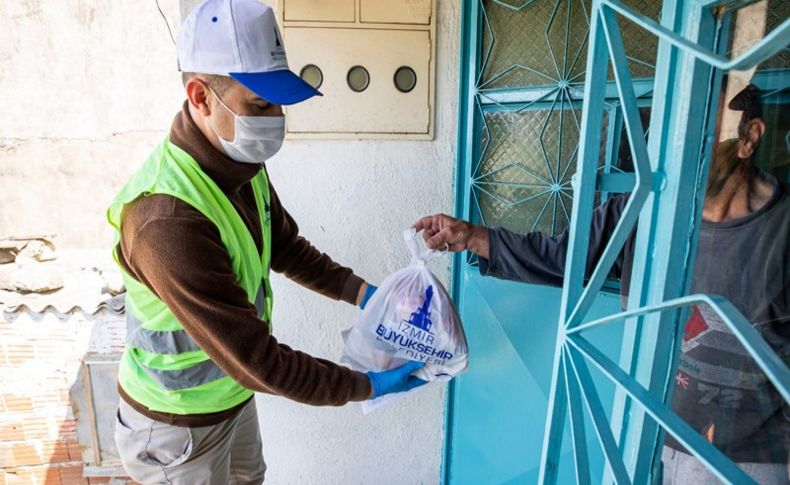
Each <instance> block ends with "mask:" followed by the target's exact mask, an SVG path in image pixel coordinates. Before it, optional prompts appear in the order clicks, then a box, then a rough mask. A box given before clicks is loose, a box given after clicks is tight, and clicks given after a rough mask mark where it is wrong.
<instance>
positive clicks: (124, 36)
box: [0, 0, 459, 485]
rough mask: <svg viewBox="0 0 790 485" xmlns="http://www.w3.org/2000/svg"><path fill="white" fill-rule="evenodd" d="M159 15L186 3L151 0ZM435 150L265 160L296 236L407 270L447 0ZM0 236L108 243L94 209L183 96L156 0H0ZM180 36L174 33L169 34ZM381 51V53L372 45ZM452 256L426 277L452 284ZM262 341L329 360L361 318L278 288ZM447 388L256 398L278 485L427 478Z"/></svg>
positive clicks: (298, 151)
mask: <svg viewBox="0 0 790 485" xmlns="http://www.w3.org/2000/svg"><path fill="white" fill-rule="evenodd" d="M160 3H161V5H162V8H163V9H164V10H165V13H166V14H167V16H168V17H169V18H171V19H175V18H177V17H178V13H177V12H178V10H179V3H180V7H181V8H182V10H186V8H188V7H189V6H191V5H194V4H195V3H197V2H196V1H192V0H182V1H181V2H177V1H176V0H160ZM437 17H438V22H439V25H438V34H437V36H438V39H437V43H438V44H437V45H438V48H437V63H436V65H437V72H436V74H437V84H436V93H437V96H436V109H435V111H436V113H435V116H436V119H435V120H436V121H435V123H436V125H435V126H436V129H435V132H436V139H435V140H434V141H431V142H415V141H386V142H377V141H365V142H358V141H320V142H318V141H315V142H312V141H289V142H287V143H286V145H285V146H284V148H283V150H282V151H281V152H280V154H278V155H277V156H276V158H275V159H273V160H272V161H271V162H270V164H269V169H270V172H271V177H272V180H273V183H274V184H275V185H276V187H277V189H278V192H279V194H280V197H281V198H282V200H283V202H284V204H285V206H286V207H287V208H288V210H289V211H290V212H291V213H292V214H293V216H294V217H295V218H296V220H297V221H298V222H299V223H300V226H301V230H302V233H303V234H304V235H305V236H307V238H308V239H310V240H311V241H312V242H313V243H314V244H315V245H316V246H317V247H319V248H320V249H322V250H323V251H325V252H327V253H329V254H330V255H332V256H333V257H334V258H335V259H337V260H338V261H340V262H342V263H344V264H347V265H349V266H351V267H353V268H354V269H355V270H356V271H357V273H358V274H360V275H361V276H363V277H365V278H366V279H368V280H369V281H371V282H373V283H379V282H381V281H382V280H383V279H384V278H385V277H386V276H387V275H388V274H389V273H391V272H392V271H394V270H395V269H398V268H399V267H401V266H402V265H404V264H405V263H406V262H407V253H406V250H405V248H404V247H403V245H402V243H401V242H400V233H401V231H402V230H403V229H405V228H407V227H408V226H410V225H411V224H412V223H413V222H414V221H415V220H416V219H417V218H418V217H420V216H422V215H425V214H427V213H432V212H437V211H444V212H449V211H451V210H452V203H453V193H454V192H453V175H454V174H453V171H454V166H455V164H454V161H455V138H456V116H457V109H456V108H457V97H458V88H457V86H458V51H459V5H458V2H456V1H454V0H439V7H438V16H437ZM0 25H2V26H3V28H2V29H0V59H2V60H0V106H2V107H3V108H2V109H0V234H4V233H11V234H20V233H31V232H34V233H57V234H59V235H60V236H61V240H60V243H61V245H65V246H69V247H87V248H91V247H93V248H98V247H103V246H105V247H106V246H107V245H108V244H109V241H110V232H109V230H108V228H107V227H106V224H105V223H104V208H105V207H106V205H107V203H108V202H109V200H110V199H111V198H112V196H113V195H114V194H115V192H116V191H117V190H118V188H119V187H120V186H121V185H122V183H123V181H124V180H125V179H126V177H127V176H128V175H129V174H130V173H131V172H132V171H133V170H134V169H135V168H136V167H137V166H138V165H139V164H140V163H142V162H143V160H144V159H145V156H146V155H147V153H148V152H149V151H150V150H151V148H153V146H155V145H156V144H157V143H158V142H159V141H160V139H161V137H162V136H163V134H164V133H165V132H166V130H167V129H168V127H169V125H170V122H171V120H172V116H173V115H174V114H175V112H176V111H177V110H178V109H179V108H180V102H181V100H182V99H183V95H182V94H181V85H180V81H179V76H178V73H177V72H176V62H175V54H174V48H173V46H172V43H171V41H170V38H169V36H168V34H167V31H166V28H165V25H164V23H163V21H162V19H161V17H160V16H159V13H158V12H157V10H156V7H155V4H154V0H146V1H140V0H112V1H110V0H90V1H87V0H59V1H57V2H52V1H44V0H25V1H24V2H0ZM176 30H177V29H176ZM382 47H384V46H382ZM448 265H449V260H445V261H440V262H439V265H438V266H437V267H436V270H437V274H439V275H440V276H441V277H442V278H443V279H444V280H445V281H447V280H448V279H449V270H448ZM274 287H275V291H276V295H277V297H276V303H275V319H274V320H275V334H276V335H277V336H278V338H279V339H280V340H281V341H282V342H285V343H287V344H289V345H291V346H293V347H295V348H299V349H301V350H305V351H307V352H310V353H313V354H315V355H317V356H321V357H324V358H329V359H333V360H337V359H339V357H340V354H341V340H340V331H341V330H342V329H344V328H346V327H348V326H350V325H351V324H352V323H353V322H354V320H355V318H356V317H357V316H358V310H357V309H355V308H352V307H350V306H348V305H345V304H340V303H335V302H331V301H328V300H326V299H323V298H321V297H320V296H317V295H315V294H312V293H309V292H308V291H306V290H303V289H301V288H299V287H297V286H296V285H294V284H293V283H291V282H290V281H287V280H284V279H283V278H279V277H277V278H275V281H274ZM444 404H445V389H444V388H443V386H434V387H432V388H428V389H425V390H423V391H421V392H420V393H419V394H417V395H415V396H412V397H410V398H408V399H406V400H405V401H402V402H400V403H397V404H396V405H394V406H392V407H391V408H388V409H384V410H380V411H377V412H376V413H374V414H372V415H370V416H367V417H365V416H363V415H362V413H361V411H360V409H359V407H358V406H357V405H350V406H346V407H343V408H339V409H331V408H311V407H307V406H302V405H297V404H295V403H291V402H288V401H286V400H284V399H281V398H275V397H270V396H260V397H259V398H258V405H259V412H260V416H261V432H262V435H263V438H264V450H265V454H266V460H267V462H268V464H269V471H268V472H267V481H268V482H269V483H276V484H341V483H342V484H357V483H359V484H363V483H364V484H369V483H375V484H399V485H400V484H416V483H425V484H433V483H438V482H439V480H440V469H441V454H442V446H443V439H444V433H443V420H444Z"/></svg>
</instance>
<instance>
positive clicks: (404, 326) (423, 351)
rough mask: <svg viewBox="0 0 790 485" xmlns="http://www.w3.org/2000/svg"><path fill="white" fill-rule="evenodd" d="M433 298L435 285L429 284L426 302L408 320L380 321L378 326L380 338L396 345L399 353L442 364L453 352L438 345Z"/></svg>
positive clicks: (406, 356)
mask: <svg viewBox="0 0 790 485" xmlns="http://www.w3.org/2000/svg"><path fill="white" fill-rule="evenodd" d="M432 300H433V286H429V287H428V289H427V290H426V291H425V302H424V303H423V304H422V305H421V306H420V307H419V308H417V309H416V310H415V311H414V312H413V313H412V314H411V317H410V318H409V319H408V320H401V321H400V322H399V323H396V324H394V325H388V324H387V323H379V325H378V327H377V328H376V335H377V336H378V339H379V340H383V341H384V342H387V343H388V344H390V345H392V346H393V347H395V348H396V349H397V351H398V354H399V355H401V356H403V357H405V358H407V359H409V360H419V361H423V362H426V363H428V364H439V365H441V364H444V363H445V362H446V361H447V360H449V359H451V358H452V357H453V354H452V352H448V351H446V350H444V349H440V348H437V347H436V337H435V335H434V333H433V332H432V331H431V327H433V321H432V320H431V301H432Z"/></svg>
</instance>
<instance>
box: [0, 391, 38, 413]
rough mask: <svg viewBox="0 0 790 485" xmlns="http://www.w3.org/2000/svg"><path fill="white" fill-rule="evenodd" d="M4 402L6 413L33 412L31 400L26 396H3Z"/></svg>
mask: <svg viewBox="0 0 790 485" xmlns="http://www.w3.org/2000/svg"><path fill="white" fill-rule="evenodd" d="M3 399H4V400H5V407H6V412H26V411H27V412H29V411H33V410H34V408H33V400H32V399H30V398H29V397H26V396H17V395H15V394H6V395H5V396H3Z"/></svg>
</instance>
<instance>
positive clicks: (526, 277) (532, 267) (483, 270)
mask: <svg viewBox="0 0 790 485" xmlns="http://www.w3.org/2000/svg"><path fill="white" fill-rule="evenodd" d="M627 201H628V194H621V195H618V196H617V197H613V198H611V199H609V200H608V201H607V202H606V203H604V204H603V205H602V206H600V207H598V208H597V209H596V210H595V212H594V213H593V221H592V227H591V231H590V247H589V249H590V253H589V257H588V260H587V268H586V274H585V278H588V277H589V276H590V274H591V273H592V270H593V269H594V268H595V265H596V263H597V262H598V260H599V259H600V257H601V255H602V253H603V250H604V249H605V248H606V244H607V242H608V241H609V238H610V237H611V235H612V232H613V231H614V228H615V227H616V226H617V222H618V221H619V220H620V216H621V215H622V213H623V208H624V207H625V203H626V202H627ZM568 238H569V236H568V230H567V229H566V230H565V231H564V232H562V233H561V234H559V235H557V236H554V237H552V236H549V235H547V234H544V233H542V232H529V233H516V232H513V231H509V230H507V229H505V228H501V227H496V228H491V229H488V240H489V259H484V258H480V274H482V275H483V276H494V277H496V278H501V279H506V280H514V281H521V282H524V283H533V284H538V285H550V286H562V279H563V276H564V274H565V255H566V252H567V250H568ZM622 263H623V255H622V253H621V254H620V255H619V257H618V259H617V261H616V262H615V264H614V267H613V268H612V273H611V275H610V276H611V277H614V278H619V277H620V273H621V271H622Z"/></svg>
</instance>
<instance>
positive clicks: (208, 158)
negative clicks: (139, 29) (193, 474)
mask: <svg viewBox="0 0 790 485" xmlns="http://www.w3.org/2000/svg"><path fill="white" fill-rule="evenodd" d="M170 141H172V142H173V143H174V144H176V145H178V146H179V147H180V148H182V149H184V150H185V151H186V152H187V153H189V154H190V155H192V157H194V158H195V160H196V161H197V162H198V164H199V165H200V166H201V168H202V169H203V170H204V171H205V172H206V174H208V176H209V177H211V178H212V180H214V182H216V183H217V185H219V187H220V188H221V189H222V190H223V192H224V193H225V195H227V196H228V198H229V199H230V201H231V202H232V203H233V205H234V206H235V208H236V210H237V211H238V212H239V215H240V216H241V218H242V220H243V221H244V223H245V225H246V226H247V228H248V229H249V230H250V233H251V234H252V237H253V239H254V240H255V243H256V245H257V246H258V250H259V251H260V250H261V249H262V244H263V243H262V240H263V238H262V237H261V225H260V220H259V214H258V211H257V208H256V204H255V199H254V196H253V192H252V186H251V184H250V183H249V181H250V180H251V179H252V177H254V176H255V175H256V174H257V173H258V171H259V170H260V169H261V168H260V166H258V165H252V164H244V163H238V162H235V161H233V160H231V159H230V158H228V157H227V156H226V155H225V154H224V153H220V152H219V151H217V150H216V149H215V148H214V146H213V145H211V143H210V142H209V141H208V140H207V139H206V138H205V137H204V136H203V134H202V133H201V132H200V130H199V129H198V127H197V125H195V123H194V121H193V120H192V118H191V116H190V114H189V110H188V108H187V103H184V107H183V109H182V111H181V112H180V113H178V114H177V115H176V117H175V120H174V121H173V125H172V127H171V131H170ZM269 185H270V190H271V220H272V259H271V268H272V270H273V271H276V272H278V273H282V274H284V275H285V276H287V277H288V278H290V279H292V280H294V281H295V282H297V283H299V284H300V285H302V286H304V287H306V288H309V289H311V290H313V291H317V292H319V293H321V294H322V295H324V296H327V297H329V298H333V299H335V300H343V301H345V302H348V303H352V304H353V303H355V300H356V298H357V294H358V292H359V289H360V287H361V285H362V283H363V281H362V279H360V278H359V277H357V276H356V275H354V274H353V272H352V271H351V270H350V269H349V268H346V267H343V266H340V265H339V264H337V263H335V262H334V261H332V259H331V258H330V257H329V256H327V255H326V254H323V253H321V252H320V251H318V250H317V249H316V248H314V247H313V246H312V245H311V244H310V242H309V241H307V240H306V239H305V238H303V237H301V236H300V235H299V228H298V227H297V225H296V223H295V222H294V220H293V218H292V217H291V216H290V215H289V214H288V212H287V211H286V210H285V209H284V208H283V207H282V204H281V203H280V200H279V198H278V197H277V193H276V192H275V190H274V187H272V186H271V184H269ZM120 249H121V251H120V255H121V258H120V259H121V263H122V264H123V265H124V266H125V267H126V269H127V271H128V272H129V273H130V274H131V275H132V276H133V277H134V278H136V279H138V280H139V281H141V282H142V283H144V284H145V285H146V286H147V287H148V288H150V289H151V291H153V292H154V293H155V294H156V296H157V297H159V298H160V299H161V300H162V301H163V302H164V303H165V304H166V305H167V306H168V308H170V310H171V311H172V312H173V314H174V315H175V316H176V318H178V320H179V322H181V324H182V325H183V326H184V329H185V330H186V331H187V333H189V335H190V336H191V337H192V338H193V339H194V340H195V342H196V343H197V344H198V345H199V346H200V347H201V348H202V349H203V350H204V351H205V352H206V353H207V354H208V355H209V356H210V357H211V359H212V360H213V361H214V362H216V364H217V365H218V366H219V367H220V368H221V369H222V370H223V371H225V373H227V374H228V375H229V376H230V377H232V378H233V379H235V380H236V381H237V382H239V383H240V384H241V385H243V386H244V387H246V388H248V389H251V390H253V391H259V392H266V393H271V394H278V395H281V396H284V397H287V398H289V399H293V400H295V401H299V402H303V403H307V404H313V405H335V406H337V405H343V404H345V403H347V402H349V401H362V400H365V399H368V397H369V396H370V394H371V385H370V380H369V379H368V378H367V376H365V375H364V374H361V373H359V372H355V371H352V370H350V369H348V368H345V367H342V366H339V365H336V364H334V363H332V362H329V361H326V360H322V359H317V358H315V357H311V356H309V355H307V354H305V353H302V352H299V351H296V350H293V349H291V348H290V347H288V346H287V345H284V344H281V343H279V342H278V341H277V339H276V338H275V337H274V336H272V335H271V334H270V333H269V330H268V327H267V325H266V324H265V323H264V322H262V321H261V320H260V319H259V318H258V315H257V312H256V310H255V307H254V306H253V305H252V304H250V302H249V301H248V300H247V294H246V293H245V291H244V289H243V288H242V287H241V286H239V284H238V283H237V282H236V276H235V274H234V272H233V268H232V267H231V260H230V256H229V254H228V252H227V250H226V249H225V246H224V244H223V243H222V241H221V240H220V235H219V231H218V229H217V228H216V226H215V225H214V224H213V223H212V222H210V221H209V220H208V219H207V218H206V217H205V216H203V214H201V213H200V212H199V211H198V210H197V209H195V208H193V207H192V206H190V205H188V204H187V203H185V202H183V201H181V200H179V199H176V198H175V197H171V196H168V195H160V194H157V195H151V196H147V197H141V198H139V199H138V200H136V201H134V202H133V203H132V204H130V205H129V206H128V208H127V209H126V210H125V212H124V214H123V219H122V226H121V242H120ZM119 387H120V386H119ZM119 391H120V393H121V397H122V398H123V399H124V400H125V401H127V402H128V403H129V404H130V405H131V406H133V407H134V408H135V409H137V410H138V411H140V412H142V413H143V414H145V415H147V416H149V417H151V418H152V419H156V420H159V421H163V422H168V423H171V424H175V425H180V426H207V425H210V424H216V423H218V422H220V421H222V420H224V419H227V418H228V417H230V416H232V415H233V414H234V413H235V412H236V411H238V410H239V409H240V408H241V406H242V405H243V404H244V403H243V404H241V405H239V406H237V407H235V408H233V409H230V410H227V411H224V412H221V413H216V414H212V415H188V416H184V415H171V414H164V413H159V412H155V411H151V410H149V409H148V408H146V407H145V406H143V405H142V404H140V403H137V402H135V401H134V399H132V398H131V397H130V396H129V395H128V394H127V393H126V392H124V390H123V389H119Z"/></svg>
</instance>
